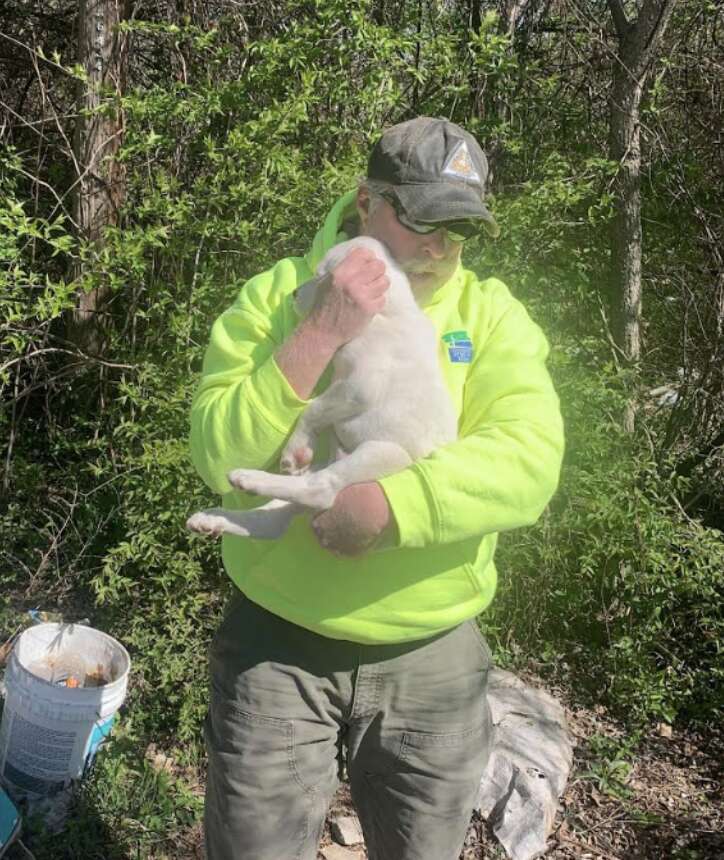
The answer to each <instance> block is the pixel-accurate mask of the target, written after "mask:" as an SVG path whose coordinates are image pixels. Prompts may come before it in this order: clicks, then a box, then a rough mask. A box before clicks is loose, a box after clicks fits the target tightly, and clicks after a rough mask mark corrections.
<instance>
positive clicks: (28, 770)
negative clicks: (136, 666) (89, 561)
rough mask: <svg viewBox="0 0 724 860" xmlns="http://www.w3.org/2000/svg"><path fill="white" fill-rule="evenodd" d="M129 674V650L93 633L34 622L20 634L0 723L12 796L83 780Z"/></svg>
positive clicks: (1, 769) (0, 752) (1, 774)
mask: <svg viewBox="0 0 724 860" xmlns="http://www.w3.org/2000/svg"><path fill="white" fill-rule="evenodd" d="M130 668H131V659H130V657H129V656H128V652H127V651H126V649H125V648H124V647H123V646H122V645H121V644H120V643H119V642H116V640H115V639H113V638H112V637H111V636H108V635H107V634H106V633H102V632H101V631H100V630H94V629H93V628H92V627H84V626H82V625H79V624H39V625H37V626H35V627H30V628H29V629H28V630H26V631H25V632H24V633H23V634H22V635H21V636H20V638H19V639H18V641H17V642H16V643H15V647H14V649H13V651H12V654H11V655H10V659H9V661H8V666H7V670H6V673H5V687H6V697H5V707H4V710H3V716H2V724H0V781H2V782H4V783H5V784H6V787H7V788H8V790H9V791H10V793H11V794H12V795H13V796H14V797H16V798H17V797H30V798H32V797H42V796H48V795H52V794H55V793H56V792H58V791H60V790H61V789H63V788H66V787H67V786H68V785H70V783H71V781H72V780H76V779H80V778H81V777H82V776H83V775H84V773H85V772H86V770H87V769H88V767H89V766H90V764H91V762H92V761H93V757H94V755H95V753H96V751H97V749H98V747H99V746H100V744H101V743H102V742H103V740H104V739H105V737H106V736H107V735H108V733H109V732H110V730H111V726H112V725H113V721H114V719H115V714H116V712H117V711H118V709H119V708H120V706H121V705H122V703H123V700H124V699H125V696H126V687H127V685H128V673H129V670H130ZM75 684H77V685H78V686H74V685H75Z"/></svg>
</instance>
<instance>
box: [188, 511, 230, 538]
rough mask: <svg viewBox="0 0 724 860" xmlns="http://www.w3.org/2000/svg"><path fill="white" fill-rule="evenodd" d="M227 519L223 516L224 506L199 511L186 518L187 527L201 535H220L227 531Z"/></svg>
mask: <svg viewBox="0 0 724 860" xmlns="http://www.w3.org/2000/svg"><path fill="white" fill-rule="evenodd" d="M227 524H228V521H227V519H226V518H225V517H224V516H223V509H222V508H211V509H209V510H208V511H199V512H198V513H196V514H192V515H191V516H190V517H189V518H188V519H187V520H186V528H187V529H190V530H191V531H192V532H196V533H197V534H200V535H211V536H212V537H218V536H219V535H221V534H223V533H224V532H225V531H226V526H227Z"/></svg>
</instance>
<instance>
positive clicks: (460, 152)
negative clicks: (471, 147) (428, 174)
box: [442, 140, 480, 182]
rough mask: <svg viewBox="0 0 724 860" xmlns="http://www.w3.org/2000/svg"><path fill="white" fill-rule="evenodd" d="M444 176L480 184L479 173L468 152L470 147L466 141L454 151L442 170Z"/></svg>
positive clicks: (461, 142) (462, 141)
mask: <svg viewBox="0 0 724 860" xmlns="http://www.w3.org/2000/svg"><path fill="white" fill-rule="evenodd" d="M442 174H443V176H455V177H457V178H458V179H466V180H468V181H474V182H480V176H479V175H478V171H477V170H476V169H475V167H474V166H473V160H472V158H470V153H469V152H468V145H467V144H466V143H465V141H464V140H461V141H460V143H459V144H458V145H457V146H456V147H455V149H454V150H453V151H452V154H451V155H450V157H449V158H448V160H447V162H446V164H445V166H444V167H443V169H442Z"/></svg>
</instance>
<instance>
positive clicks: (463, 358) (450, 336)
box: [442, 329, 473, 364]
mask: <svg viewBox="0 0 724 860" xmlns="http://www.w3.org/2000/svg"><path fill="white" fill-rule="evenodd" d="M442 339H443V341H444V342H445V346H446V347H447V354H448V358H449V359H450V361H451V362H452V363H453V364H470V362H471V361H472V360H473V342H472V341H471V340H470V335H469V334H468V333H467V332H466V331H465V329H461V330H460V331H449V332H447V334H444V335H443V336H442Z"/></svg>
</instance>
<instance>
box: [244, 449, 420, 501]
mask: <svg viewBox="0 0 724 860" xmlns="http://www.w3.org/2000/svg"><path fill="white" fill-rule="evenodd" d="M411 462H412V458H411V457H410V455H409V454H408V453H407V451H405V449H404V448H401V447H400V446H399V445H397V444H395V443H394V442H378V441H369V442H363V443H362V444H361V445H360V446H359V447H357V448H355V450H354V451H352V452H351V453H350V454H348V455H347V456H346V457H343V458H342V459H341V460H337V461H335V462H334V463H332V464H331V465H329V466H327V468H326V469H322V470H321V471H319V472H314V473H313V474H307V475H299V476H286V475H271V474H269V473H268V472H259V471H256V470H254V469H236V470H235V471H234V472H231V473H230V474H229V481H230V482H231V484H232V485H233V486H234V487H238V488H239V489H240V490H244V491H246V492H247V493H257V494H259V495H261V496H274V497H275V498H278V499H287V500H288V501H290V502H296V503H297V504H299V505H303V506H304V507H305V508H313V509H314V510H318V511H323V510H326V509H327V508H331V507H332V505H333V504H334V500H335V498H336V497H337V493H339V492H340V490H343V489H344V488H345V487H348V486H349V485H350V484H360V483H363V482H365V481H376V480H377V479H378V478H383V477H385V476H386V475H391V474H393V473H394V472H399V471H400V470H401V469H404V468H405V467H406V466H409V465H410V463H411Z"/></svg>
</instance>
